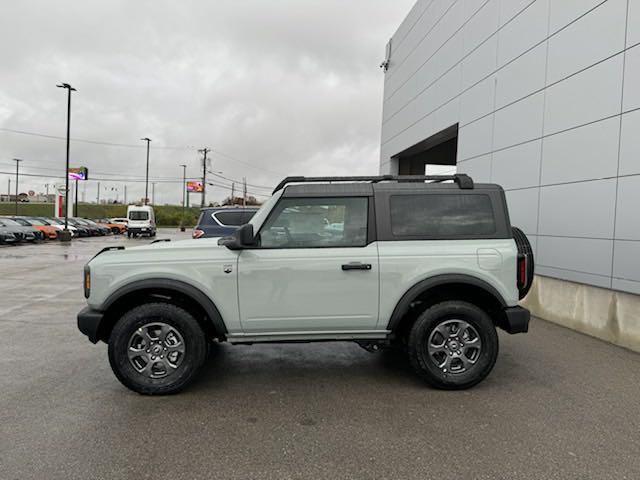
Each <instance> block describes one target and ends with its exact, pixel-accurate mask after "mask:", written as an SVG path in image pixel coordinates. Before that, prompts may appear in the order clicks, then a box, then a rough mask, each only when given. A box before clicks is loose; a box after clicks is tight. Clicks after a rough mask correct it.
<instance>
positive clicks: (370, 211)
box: [247, 195, 377, 250]
mask: <svg viewBox="0 0 640 480" xmlns="http://www.w3.org/2000/svg"><path fill="white" fill-rule="evenodd" d="M292 198H295V199H296V200H317V199H319V198H320V199H325V198H326V199H341V198H344V199H347V198H366V199H367V240H366V243H365V244H364V245H348V246H334V245H319V246H316V247H263V246H262V245H260V244H259V243H258V245H254V246H252V247H250V248H247V250H300V249H316V248H366V247H368V246H369V245H371V244H372V243H373V242H375V241H376V240H377V234H376V232H377V227H376V212H375V201H374V197H373V195H326V196H325V195H323V196H319V195H309V196H295V197H293V196H291V197H285V196H282V197H280V198H279V199H278V202H277V203H276V204H275V205H274V206H273V208H272V209H271V211H270V212H269V215H267V218H265V219H264V222H262V225H260V230H259V231H258V232H257V233H256V234H255V238H256V239H257V241H258V242H260V233H261V232H262V229H263V228H264V226H265V225H266V224H267V223H269V220H270V219H271V216H272V215H273V212H275V211H276V209H277V207H278V205H279V204H280V202H281V201H282V200H284V199H287V200H288V199H292Z"/></svg>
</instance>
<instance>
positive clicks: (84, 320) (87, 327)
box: [78, 307, 104, 343]
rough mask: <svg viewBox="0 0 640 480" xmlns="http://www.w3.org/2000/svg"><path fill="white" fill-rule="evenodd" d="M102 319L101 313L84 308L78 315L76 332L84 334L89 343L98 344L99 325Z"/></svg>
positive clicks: (102, 314)
mask: <svg viewBox="0 0 640 480" xmlns="http://www.w3.org/2000/svg"><path fill="white" fill-rule="evenodd" d="M103 318H104V313H103V312H99V311H97V310H93V309H92V308H91V307H84V308H83V309H82V310H80V313H78V330H80V331H81V332H82V333H84V334H85V335H86V336H87V338H89V341H90V342H91V343H98V340H100V324H101V323H102V319H103Z"/></svg>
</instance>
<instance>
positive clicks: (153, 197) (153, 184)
mask: <svg viewBox="0 0 640 480" xmlns="http://www.w3.org/2000/svg"><path fill="white" fill-rule="evenodd" d="M155 204H156V182H151V205H155Z"/></svg>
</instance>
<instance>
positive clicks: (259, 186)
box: [208, 170, 273, 190]
mask: <svg viewBox="0 0 640 480" xmlns="http://www.w3.org/2000/svg"><path fill="white" fill-rule="evenodd" d="M208 173H210V174H211V175H215V176H216V177H220V178H224V179H225V180H228V181H230V182H235V183H242V180H236V179H235V178H229V177H225V176H224V175H220V174H219V173H215V172H212V171H211V170H209V171H208ZM247 185H248V186H250V187H254V188H263V189H265V190H273V186H271V187H267V186H266V185H254V184H252V183H247Z"/></svg>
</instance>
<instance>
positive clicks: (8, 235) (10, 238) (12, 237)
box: [0, 219, 20, 245]
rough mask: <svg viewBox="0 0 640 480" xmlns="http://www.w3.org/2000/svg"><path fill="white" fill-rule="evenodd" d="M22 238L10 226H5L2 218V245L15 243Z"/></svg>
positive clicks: (0, 226)
mask: <svg viewBox="0 0 640 480" xmlns="http://www.w3.org/2000/svg"><path fill="white" fill-rule="evenodd" d="M19 241H20V240H18V238H17V237H16V234H15V232H14V231H13V230H12V229H11V228H10V227H5V226H4V225H3V224H2V219H0V245H15V244H16V243H18V242H19Z"/></svg>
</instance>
